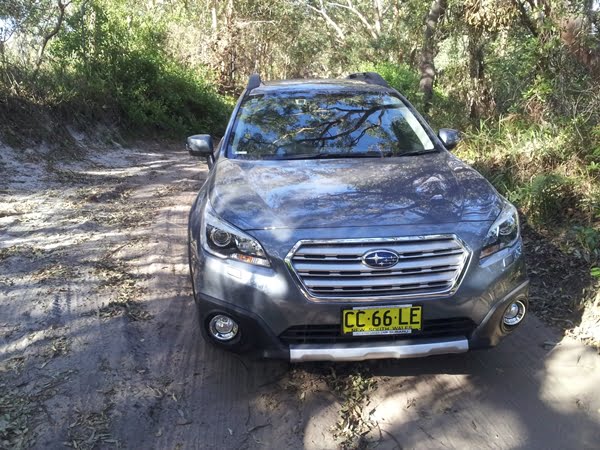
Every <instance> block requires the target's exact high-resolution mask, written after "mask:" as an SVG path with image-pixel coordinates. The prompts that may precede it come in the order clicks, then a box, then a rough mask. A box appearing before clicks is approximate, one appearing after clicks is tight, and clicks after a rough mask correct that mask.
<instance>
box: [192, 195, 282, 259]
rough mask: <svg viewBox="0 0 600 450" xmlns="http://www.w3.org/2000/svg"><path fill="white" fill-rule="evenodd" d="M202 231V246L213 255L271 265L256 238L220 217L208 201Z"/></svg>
mask: <svg viewBox="0 0 600 450" xmlns="http://www.w3.org/2000/svg"><path fill="white" fill-rule="evenodd" d="M200 233H201V236H200V242H201V244H202V248H204V250H206V251H207V252H208V253H210V254H212V255H215V256H218V257H219V258H223V259H235V260H237V261H243V262H245V263H249V264H255V265H257V266H264V267H269V266H270V265H271V264H270V263H269V260H268V259H267V255H266V254H265V251H264V250H263V248H262V247H261V245H260V244H259V243H258V242H257V241H256V239H254V238H253V237H250V236H248V235H247V234H246V233H244V232H243V231H241V230H238V229H237V228H235V227H234V226H232V225H229V224H228V223H227V222H224V221H223V220H221V219H219V218H218V217H217V215H216V214H215V213H214V211H213V210H212V208H211V206H210V204H208V203H207V204H206V208H205V210H204V220H203V221H202V229H201V230H200Z"/></svg>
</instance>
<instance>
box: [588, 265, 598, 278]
mask: <svg viewBox="0 0 600 450" xmlns="http://www.w3.org/2000/svg"><path fill="white" fill-rule="evenodd" d="M590 274H591V275H592V276H593V277H594V278H600V267H592V269H591V270H590Z"/></svg>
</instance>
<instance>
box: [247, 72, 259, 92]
mask: <svg viewBox="0 0 600 450" xmlns="http://www.w3.org/2000/svg"><path fill="white" fill-rule="evenodd" d="M261 84H262V81H261V79H260V75H259V74H257V73H253V74H252V75H250V77H249V78H248V85H247V86H246V92H247V93H248V92H250V91H251V90H252V89H254V88H257V87H259V86H260V85H261Z"/></svg>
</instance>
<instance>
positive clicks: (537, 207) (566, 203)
mask: <svg viewBox="0 0 600 450" xmlns="http://www.w3.org/2000/svg"><path fill="white" fill-rule="evenodd" d="M573 183H574V181H573V180H572V179H569V178H567V177H564V176H562V175H559V174H556V173H550V174H540V175H536V176H535V177H534V178H533V179H532V180H531V183H529V184H526V185H523V186H520V187H519V189H518V191H517V193H516V197H515V200H516V201H517V202H518V203H519V204H520V205H522V206H523V207H524V208H525V209H526V210H527V211H529V213H530V217H531V218H532V219H534V220H537V221H542V222H553V221H555V222H560V221H562V220H564V219H566V218H568V216H569V215H572V214H569V209H576V208H577V207H578V204H577V203H578V199H577V196H576V195H575V192H574V189H573Z"/></svg>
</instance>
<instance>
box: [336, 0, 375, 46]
mask: <svg viewBox="0 0 600 450" xmlns="http://www.w3.org/2000/svg"><path fill="white" fill-rule="evenodd" d="M347 3H348V4H347V5H342V4H340V3H335V2H328V4H329V5H331V6H337V7H338V8H344V9H347V10H348V11H350V12H351V13H352V14H354V15H355V16H356V17H358V20H360V21H361V22H362V24H363V25H364V26H365V28H366V29H367V31H368V32H369V34H371V37H372V38H373V39H377V38H378V34H377V33H376V32H375V29H374V28H373V26H372V25H371V24H370V23H369V21H368V20H367V19H366V17H365V16H364V15H363V14H362V13H361V12H360V11H359V10H358V9H356V8H355V6H354V5H353V4H352V0H348V1H347Z"/></svg>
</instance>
